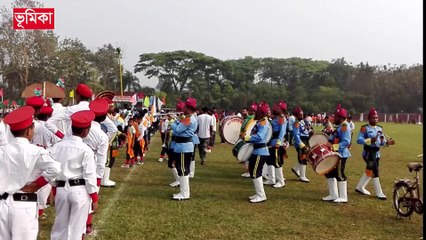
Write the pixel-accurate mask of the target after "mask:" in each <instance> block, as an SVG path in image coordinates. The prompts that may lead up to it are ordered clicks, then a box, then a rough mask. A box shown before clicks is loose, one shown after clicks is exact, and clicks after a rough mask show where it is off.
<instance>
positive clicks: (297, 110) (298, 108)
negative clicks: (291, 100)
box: [293, 106, 303, 114]
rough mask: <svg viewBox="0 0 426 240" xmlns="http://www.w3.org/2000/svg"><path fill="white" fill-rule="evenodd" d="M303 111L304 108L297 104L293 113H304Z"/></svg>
mask: <svg viewBox="0 0 426 240" xmlns="http://www.w3.org/2000/svg"><path fill="white" fill-rule="evenodd" d="M302 112H303V110H302V108H301V107H299V106H297V107H295V108H294V109H293V114H300V113H302Z"/></svg>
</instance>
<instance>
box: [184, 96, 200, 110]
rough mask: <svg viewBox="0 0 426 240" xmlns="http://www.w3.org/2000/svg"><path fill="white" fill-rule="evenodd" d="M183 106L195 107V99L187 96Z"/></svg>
mask: <svg viewBox="0 0 426 240" xmlns="http://www.w3.org/2000/svg"><path fill="white" fill-rule="evenodd" d="M185 106H187V107H192V108H197V99H195V98H190V97H189V98H188V99H186V102H185Z"/></svg>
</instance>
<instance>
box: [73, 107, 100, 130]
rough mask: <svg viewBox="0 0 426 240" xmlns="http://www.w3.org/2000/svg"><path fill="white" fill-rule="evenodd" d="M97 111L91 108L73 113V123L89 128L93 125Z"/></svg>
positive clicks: (75, 125) (74, 125) (76, 125)
mask: <svg viewBox="0 0 426 240" xmlns="http://www.w3.org/2000/svg"><path fill="white" fill-rule="evenodd" d="M93 119H95V113H93V112H92V111H90V110H83V111H79V112H76V113H74V114H72V115H71V125H72V126H73V127H78V128H87V127H89V126H90V125H92V121H93Z"/></svg>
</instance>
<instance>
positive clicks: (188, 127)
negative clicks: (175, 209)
mask: <svg viewBox="0 0 426 240" xmlns="http://www.w3.org/2000/svg"><path fill="white" fill-rule="evenodd" d="M196 109H197V100H195V99H194V98H188V99H187V100H186V101H185V110H184V114H185V115H183V116H182V117H181V118H180V120H179V121H176V122H175V123H173V124H172V126H171V129H172V131H173V136H174V137H175V144H174V147H173V151H174V154H175V166H176V170H177V172H178V175H179V182H180V193H178V194H173V197H172V199H173V200H188V199H189V197H190V191H189V173H190V163H191V158H192V154H193V151H194V143H193V137H194V134H195V131H196V130H197V127H198V122H197V118H196V117H195V116H194V112H195V110H196Z"/></svg>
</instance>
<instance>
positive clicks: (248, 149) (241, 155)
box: [237, 143, 253, 162]
mask: <svg viewBox="0 0 426 240" xmlns="http://www.w3.org/2000/svg"><path fill="white" fill-rule="evenodd" d="M252 152H253V144H252V143H246V144H244V145H243V146H242V147H241V148H240V150H239V151H238V155H237V160H238V161H239V162H245V161H247V160H248V159H249V158H250V156H251V154H252Z"/></svg>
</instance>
